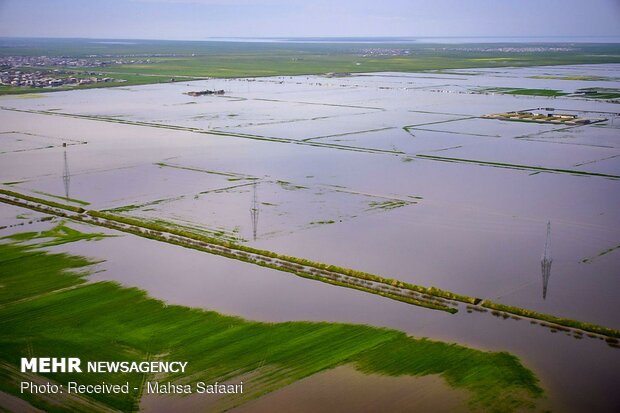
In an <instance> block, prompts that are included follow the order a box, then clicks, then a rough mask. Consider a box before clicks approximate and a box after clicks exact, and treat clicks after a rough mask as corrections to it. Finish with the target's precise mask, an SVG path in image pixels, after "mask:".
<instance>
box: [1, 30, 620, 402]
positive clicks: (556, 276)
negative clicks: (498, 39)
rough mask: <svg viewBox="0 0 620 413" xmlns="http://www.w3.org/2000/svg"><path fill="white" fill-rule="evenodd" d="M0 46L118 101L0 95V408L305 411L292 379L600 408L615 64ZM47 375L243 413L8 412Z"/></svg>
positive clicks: (453, 52)
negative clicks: (53, 359) (75, 367)
mask: <svg viewBox="0 0 620 413" xmlns="http://www.w3.org/2000/svg"><path fill="white" fill-rule="evenodd" d="M3 41H5V42H7V40H6V39H5V40H3ZM5 46H6V45H5ZM10 46H11V47H10V48H8V47H0V56H4V57H5V59H4V60H3V61H10V62H14V63H15V62H17V63H16V64H17V65H18V66H15V67H11V68H9V69H8V70H9V71H16V70H17V71H20V72H22V71H23V72H28V73H31V72H32V71H39V72H41V73H44V72H45V74H46V76H47V75H48V74H51V75H52V76H60V77H62V76H72V77H74V78H76V79H78V78H80V76H99V77H101V76H105V77H110V78H112V79H117V80H122V82H116V83H115V81H110V82H94V83H90V84H86V83H84V84H79V82H77V84H73V83H72V84H59V85H58V86H49V87H47V86H46V87H34V86H32V85H30V86H29V85H21V86H18V85H15V86H0V94H6V95H7V96H3V97H0V122H1V123H0V124H2V125H3V126H2V128H0V165H1V166H0V183H1V185H0V237H2V239H1V240H0V274H1V277H2V278H1V281H0V282H1V283H2V285H3V287H6V288H2V291H0V295H1V296H3V297H4V298H3V299H2V303H1V306H0V313H2V316H1V317H0V324H2V327H1V328H2V331H8V332H10V333H9V334H6V335H5V338H3V340H2V346H4V347H5V349H4V350H3V351H2V352H1V353H2V355H3V356H2V370H3V374H2V375H1V376H2V378H3V379H2V381H0V385H1V386H2V388H1V391H2V393H0V406H4V407H5V408H9V407H10V406H22V407H23V406H27V405H30V406H32V407H37V408H41V409H44V410H49V411H66V410H71V409H73V410H75V409H77V410H90V411H92V410H98V411H107V410H109V409H119V410H122V411H136V410H144V411H158V408H157V406H168V408H171V409H173V408H175V406H176V407H178V406H186V407H187V406H191V407H188V408H190V409H206V408H208V409H210V410H215V411H223V410H229V409H233V410H234V409H240V411H252V409H253V408H256V409H259V410H260V408H264V403H271V402H273V403H277V405H278V406H295V404H296V403H299V401H300V400H302V399H304V398H307V397H311V395H308V394H306V395H303V397H302V395H301V393H300V390H299V389H300V386H306V385H307V386H309V388H314V389H315V390H313V391H314V392H316V393H313V394H314V396H313V397H314V399H313V400H314V401H313V402H312V403H309V405H310V404H311V405H315V404H314V403H315V402H316V400H322V401H321V402H316V403H319V405H321V406H323V408H325V409H328V407H329V403H330V401H329V400H333V399H329V397H332V398H333V397H336V396H334V394H333V393H330V392H328V391H326V390H325V389H324V388H321V387H320V386H319V387H316V380H319V379H318V378H317V377H319V376H317V374H321V375H325V376H321V377H326V378H328V380H336V379H335V378H336V377H347V379H342V380H344V381H343V383H344V384H343V386H344V387H343V388H344V389H349V390H344V391H345V392H347V393H346V394H344V395H343V394H340V395H338V396H337V397H344V399H346V398H347V397H348V396H347V395H350V398H351V399H353V398H354V397H353V395H354V394H358V395H357V396H355V398H359V397H362V396H359V394H360V392H361V390H360V389H362V388H363V386H364V384H362V383H363V381H362V380H356V379H354V378H352V377H353V376H355V375H359V376H356V377H362V375H363V377H365V379H364V380H365V383H367V382H368V380H377V382H380V381H381V380H379V379H378V378H377V377H379V375H383V376H386V377H390V380H401V381H399V383H401V384H402V385H403V386H405V384H404V383H408V384H407V385H413V384H412V382H410V381H407V380H411V379H412V378H414V377H419V376H429V377H430V378H432V379H437V378H440V379H439V380H440V381H439V382H438V383H439V384H437V386H445V388H441V389H443V390H441V391H439V390H437V389H435V390H432V391H431V390H429V394H434V396H433V397H434V398H437V397H439V396H437V395H439V394H441V392H449V393H450V396H449V397H448V399H451V400H454V403H456V404H458V406H459V408H460V409H462V410H464V411H467V410H470V411H491V412H504V411H529V410H531V411H538V410H541V409H542V410H552V411H568V412H570V411H575V412H578V411H584V410H596V411H615V410H616V407H618V406H620V399H618V397H617V395H615V393H614V392H613V391H611V387H612V383H615V382H616V381H617V378H618V374H619V371H620V365H619V363H618V357H617V356H618V351H619V350H618V347H619V345H618V338H619V337H620V332H619V331H618V330H619V329H620V324H619V320H618V318H617V314H618V311H620V308H618V302H617V300H616V297H617V292H618V288H619V285H618V283H617V277H616V275H617V268H618V265H619V261H618V259H619V256H620V255H619V254H618V248H617V245H618V239H617V233H618V231H617V229H618V228H619V226H620V215H618V214H619V213H618V211H617V208H615V205H617V203H618V201H620V199H619V198H618V194H619V193H620V192H619V191H618V184H619V180H620V163H619V162H620V144H619V142H620V141H618V139H619V138H620V132H619V131H618V128H620V124H618V121H617V116H618V114H619V110H618V103H619V99H620V82H619V81H618V79H620V65H619V64H618V63H620V51H619V50H618V46H617V45H613V44H606V45H602V44H539V45H528V44H523V45H516V44H510V45H502V44H500V45H497V44H493V45H489V44H486V45H479V44H467V45H459V44H457V45H454V44H451V45H438V44H412V43H400V44H372V45H368V44H363V45H360V44H342V43H333V44H315V43H305V44H300V43H289V42H283V43H271V44H265V43H254V44H249V43H240V42H232V43H227V42H148V41H147V42H141V41H140V42H137V43H134V44H108V43H99V42H96V41H89V40H80V41H69V40H67V41H64V40H63V41H61V40H44V41H35V40H32V39H29V40H26V39H23V40H15V41H12V43H11V45H10ZM43 50H45V53H43ZM43 55H45V56H47V57H46V58H41V56H43ZM7 56H22V57H20V58H19V59H17V58H10V59H8V58H6V57H7ZM89 62H90V63H92V66H89ZM11 64H13V63H11ZM19 65H22V66H19ZM23 65H26V66H23ZM28 65H30V66H28ZM87 73H94V74H92V75H90V74H89V75H87ZM30 78H31V77H26V79H30ZM20 79H21V78H20ZM100 87H101V88H100ZM196 91H218V93H196ZM33 92H34V93H33ZM42 92H45V93H42ZM48 92H53V93H48ZM220 92H221V93H220ZM551 244H553V249H551ZM541 256H542V258H541ZM102 326H103V328H102ZM5 350H6V351H5ZM52 353H53V354H52ZM50 354H51V355H53V356H57V357H61V356H73V357H74V356H79V357H81V358H83V359H110V360H136V359H137V360H153V359H183V360H188V361H189V365H190V367H191V372H190V373H189V374H187V375H170V376H169V377H157V378H156V379H158V380H159V379H161V380H169V381H172V382H174V383H178V384H183V383H190V382H195V381H197V380H205V381H216V380H217V381H220V382H221V381H227V380H229V381H235V380H237V381H238V380H243V381H244V382H245V386H244V387H245V389H247V392H246V393H245V394H243V395H229V396H227V397H224V398H217V399H196V398H194V397H193V396H192V397H190V398H189V399H188V400H185V399H184V400H181V399H178V398H174V397H166V396H158V397H157V398H153V397H148V395H144V394H142V393H140V392H138V393H132V394H130V395H122V396H118V395H117V396H111V395H96V396H92V397H91V396H88V397H77V398H66V397H65V398H63V397H60V398H56V397H47V396H46V397H43V396H33V395H23V394H18V388H17V387H15V383H16V382H17V381H19V380H20V379H22V378H24V375H23V374H22V373H19V371H18V370H17V366H18V364H17V363H18V361H17V360H18V358H19V357H21V356H23V355H28V356H35V355H50ZM566 360H571V362H570V363H566ZM69 376H70V375H66V374H64V375H63V374H56V375H54V374H51V375H46V376H38V377H34V376H29V377H27V378H28V379H32V380H35V381H41V380H52V381H55V382H56V381H57V382H65V381H68V380H71V379H76V380H77V379H78V378H77V377H69ZM405 377H407V379H406V380H405V379H404V378H405ZM86 378H87V380H90V381H92V383H96V382H101V381H106V382H111V381H122V382H126V381H129V382H130V383H131V384H132V386H133V385H134V384H135V385H136V386H137V387H138V388H141V383H144V382H145V381H148V380H153V379H155V378H153V377H147V376H143V375H133V376H132V375H128V376H126V377H125V376H121V375H118V376H109V377H108V376H106V377H103V376H101V377H99V376H95V375H92V376H87V377H86ZM313 378H316V379H313ZM79 380H80V381H84V380H85V376H80V377H79ZM312 380H314V382H313V381H312ZM312 383H315V384H312ZM334 383H336V382H334ZM356 386H357V387H356ZM433 386H436V385H433ZM396 387H398V386H396ZM287 389H288V390H287ZM577 389H579V391H577ZM349 391H350V393H348V392H349ZM403 391H404V390H403ZM363 393H365V396H364V397H367V398H368V402H369V403H371V402H372V395H371V394H368V392H367V391H364V392H363ZM386 394H387V393H386ZM390 394H391V393H390ZM394 394H397V393H394ZM329 395H331V396H329ZM401 395H402V394H401ZM584 395H585V396H584ZM322 397H327V398H322ZM20 399H21V401H20ZM304 400H306V399H304ZM19 403H27V405H23V404H19ZM7 406H9V407H7ZM261 406H263V407H261ZM420 406H427V405H426V404H421V405H420ZM442 406H443V405H442V404H441V403H440V401H439V400H438V401H437V408H438V409H440V408H442ZM451 406H452V407H451V408H450V409H453V408H454V405H451ZM443 408H445V409H448V408H447V407H445V406H444V407H443ZM244 409H245V410H244ZM160 411H161V410H160Z"/></svg>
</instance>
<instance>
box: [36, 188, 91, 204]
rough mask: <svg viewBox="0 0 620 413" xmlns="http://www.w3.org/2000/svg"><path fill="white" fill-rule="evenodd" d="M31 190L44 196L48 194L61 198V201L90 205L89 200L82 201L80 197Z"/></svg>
mask: <svg viewBox="0 0 620 413" xmlns="http://www.w3.org/2000/svg"><path fill="white" fill-rule="evenodd" d="M32 192H34V193H35V194H39V195H45V196H50V197H52V198H56V199H61V200H63V201H69V202H73V203H75V204H79V205H83V206H87V205H90V202H86V201H82V200H81V199H75V198H69V197H66V196H60V195H54V194H50V193H48V192H43V191H32Z"/></svg>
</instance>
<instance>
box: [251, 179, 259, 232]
mask: <svg viewBox="0 0 620 413" xmlns="http://www.w3.org/2000/svg"><path fill="white" fill-rule="evenodd" d="M256 185H257V183H256V182H254V185H253V195H252V208H250V216H251V217H252V234H253V236H254V241H256V233H257V231H258V212H259V210H258V196H257V195H256Z"/></svg>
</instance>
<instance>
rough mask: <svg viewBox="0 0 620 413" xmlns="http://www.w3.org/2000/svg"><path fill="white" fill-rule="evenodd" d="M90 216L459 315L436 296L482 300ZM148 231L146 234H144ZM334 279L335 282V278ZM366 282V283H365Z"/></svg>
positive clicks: (149, 235)
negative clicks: (408, 293)
mask: <svg viewBox="0 0 620 413" xmlns="http://www.w3.org/2000/svg"><path fill="white" fill-rule="evenodd" d="M88 215H90V216H91V217H94V218H102V219H105V220H107V223H106V222H102V221H95V222H93V223H95V224H97V225H100V226H105V227H108V228H112V229H116V230H120V231H124V232H129V233H132V234H134V235H138V236H141V237H146V238H151V239H155V240H158V241H163V242H167V243H170V244H175V245H180V246H183V247H186V248H193V249H197V250H200V251H206V252H208V253H211V254H215V255H221V256H224V257H227V258H232V259H236V260H239V261H244V262H248V263H251V264H256V265H260V266H262V267H267V268H272V269H275V270H278V271H284V272H289V273H292V274H295V275H298V276H300V277H303V278H308V279H313V280H317V281H321V282H326V283H329V284H333V285H339V286H342V287H347V288H353V289H356V290H360V291H365V292H369V293H373V294H378V295H381V296H383V297H387V298H390V299H393V300H397V301H403V302H406V303H409V304H413V305H417V306H421V307H425V308H430V309H433V310H440V311H446V312H449V313H456V312H457V311H458V310H457V309H456V308H453V307H449V306H448V305H446V304H444V303H441V302H437V301H434V300H433V297H443V298H449V297H452V298H450V299H451V300H456V299H457V298H459V301H463V302H468V303H475V302H477V301H479V299H476V298H470V297H465V296H460V295H458V294H454V293H450V292H448V291H443V290H440V289H437V288H435V287H431V288H427V287H421V286H417V285H413V284H408V283H404V282H401V281H398V280H394V279H386V278H383V277H379V276H377V275H374V274H369V273H364V272H361V271H356V270H351V269H348V268H342V267H337V266H334V265H329V264H323V263H318V262H314V261H310V260H306V259H304V258H298V257H290V256H286V255H281V254H277V253H275V252H272V251H267V250H260V249H256V248H252V247H248V246H245V245H239V244H235V243H232V242H230V241H226V240H222V239H219V238H211V237H208V236H205V235H201V234H196V233H194V232H189V231H186V230H183V229H180V228H178V227H169V226H164V225H161V224H160V223H157V222H153V221H145V220H139V219H136V218H129V217H121V216H117V215H112V214H109V213H106V212H100V211H88ZM89 222H90V221H89ZM111 222H112V223H113V222H117V223H120V224H124V226H118V225H113V224H112V225H111V224H110V223H111ZM145 229H146V230H147V231H144V230H145ZM164 233H167V234H171V235H173V236H176V237H168V236H166V235H165V234H164ZM343 276H347V277H349V278H348V279H346V278H345V277H343ZM332 277H334V278H336V279H333V278H332ZM364 281H367V282H366V283H365V282H364ZM373 282H374V283H379V284H381V285H380V286H379V287H378V288H377V287H376V286H374V285H373V284H372V283H373ZM382 287H383V288H382ZM402 290H410V291H413V292H417V293H421V294H424V295H426V296H428V298H426V297H423V298H418V297H410V296H407V295H403V292H402ZM465 300H468V301H465Z"/></svg>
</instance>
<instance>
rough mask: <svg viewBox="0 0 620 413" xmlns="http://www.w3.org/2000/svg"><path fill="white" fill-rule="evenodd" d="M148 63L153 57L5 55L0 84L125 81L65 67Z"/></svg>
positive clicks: (16, 85) (82, 83)
mask: <svg viewBox="0 0 620 413" xmlns="http://www.w3.org/2000/svg"><path fill="white" fill-rule="evenodd" d="M148 63H152V60H151V59H125V58H116V59H107V60H102V59H98V58H74V57H66V56H3V57H0V86H13V87H37V88H38V87H41V88H43V87H60V86H80V85H89V84H93V83H102V82H103V83H108V82H123V81H124V80H119V79H114V78H111V77H107V76H104V75H103V74H102V73H97V72H92V71H91V72H83V71H79V72H76V71H72V70H65V68H97V67H105V66H108V65H120V64H148ZM57 68H59V69H57ZM60 68H62V69H60Z"/></svg>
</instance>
